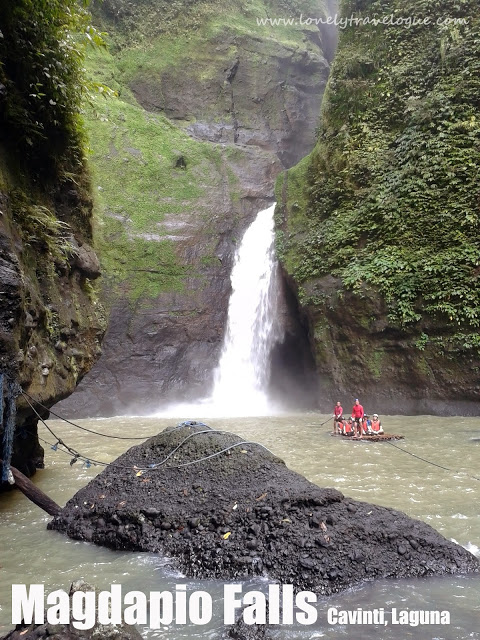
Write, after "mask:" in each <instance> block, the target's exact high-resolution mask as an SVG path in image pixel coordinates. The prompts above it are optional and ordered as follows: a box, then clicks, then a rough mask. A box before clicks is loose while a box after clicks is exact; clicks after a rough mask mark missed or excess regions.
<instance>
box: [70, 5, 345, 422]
mask: <svg viewBox="0 0 480 640" xmlns="http://www.w3.org/2000/svg"><path fill="white" fill-rule="evenodd" d="M160 4H162V3H160ZM164 4H165V6H163V4H162V7H158V6H157V5H158V3H157V4H155V3H150V2H148V1H146V0H145V2H138V3H133V4H131V3H130V4H129V6H127V5H126V4H125V3H123V2H120V1H113V0H110V1H109V2H106V3H104V4H103V5H102V6H101V7H100V12H99V13H98V15H97V19H98V21H99V23H101V24H102V26H105V27H106V28H107V29H108V31H109V32H110V33H111V36H112V40H113V45H112V48H111V51H112V54H111V55H110V56H103V57H98V56H97V57H96V58H94V59H93V58H92V60H91V63H90V64H91V68H92V71H93V72H94V73H95V74H98V73H99V72H100V73H101V74H103V77H104V78H105V81H106V83H107V84H109V86H111V87H113V88H116V89H117V90H118V92H119V98H118V99H115V100H110V101H107V102H106V103H104V104H97V106H96V114H95V115H93V114H92V116H91V117H90V119H89V129H90V134H91V141H92V142H91V145H92V147H93V149H94V159H93V163H94V172H95V180H96V182H97V184H98V189H99V193H98V210H99V215H100V217H101V229H100V231H101V233H102V235H103V245H102V248H101V252H102V257H103V263H104V270H105V272H106V274H107V275H106V279H105V281H106V282H108V284H109V290H108V292H107V291H106V292H105V295H106V296H107V297H108V301H109V304H110V308H111V315H110V321H109V328H108V331H107V334H106V337H105V341H104V345H103V350H104V354H103V356H102V358H101V359H100V361H99V362H98V364H97V365H96V366H95V367H94V369H93V370H92V372H91V373H90V374H89V375H88V376H87V377H86V378H85V380H84V381H83V382H82V383H81V385H80V386H79V389H78V390H77V392H76V393H75V394H74V396H72V397H71V398H69V399H68V400H66V401H64V402H62V403H61V405H60V406H59V407H58V410H59V411H60V412H61V413H62V414H66V415H73V414H74V415H76V416H79V415H112V414H118V413H122V412H128V411H152V410H153V409H155V408H158V406H159V405H160V404H162V403H165V402H166V401H168V400H174V399H185V398H191V397H201V396H202V395H204V394H205V393H207V392H208V390H209V388H210V386H211V382H212V373H213V369H214V367H215V365H216V363H217V361H218V357H219V350H220V346H221V342H222V337H223V331H224V327H225V321H226V312H227V305H228V299H229V294H230V280H229V275H230V271H231V266H232V260H233V255H234V252H235V248H236V246H237V243H238V241H239V239H240V238H241V235H242V233H243V231H244V230H245V228H246V226H247V225H248V224H249V223H250V222H251V221H252V219H253V217H254V215H255V214H256V212H258V211H259V210H261V209H262V208H266V207H267V206H268V204H269V203H270V202H271V201H272V200H273V197H274V194H273V185H274V182H275V179H276V177H277V176H278V174H279V173H280V172H281V171H282V170H283V169H284V168H286V167H289V166H291V165H292V164H293V163H294V162H296V161H298V160H299V159H300V158H301V157H302V156H303V155H304V154H305V153H307V152H308V151H309V150H310V149H311V147H312V146H313V143H314V129H315V125H316V121H317V117H318V110H319V106H320V102H321V97H322V93H323V89H324V87H325V84H326V80H327V76H328V72H329V61H328V59H327V57H326V54H327V53H328V55H331V53H332V48H333V38H332V34H331V32H329V31H328V30H323V31H321V30H319V28H318V27H316V26H304V27H301V26H298V25H297V26H291V27H286V26H283V27H282V26H277V27H273V26H271V25H267V26H261V25H258V24H257V18H258V17H265V16H266V15H270V14H272V11H273V10H272V7H270V6H269V5H268V3H266V2H258V3H255V4H254V5H252V6H251V7H249V8H244V7H239V6H238V3H228V2H220V3H216V4H215V5H214V3H210V2H201V3H198V4H196V5H195V7H192V6H190V5H189V6H188V11H187V7H186V6H185V7H183V8H184V9H185V11H183V12H181V11H180V12H177V13H175V12H174V13H173V14H172V11H173V9H172V7H171V6H170V5H168V4H167V3H164ZM177 4H178V3H177ZM184 4H185V5H186V4H188V3H184ZM287 4H288V3H287ZM291 4H292V7H290V8H289V7H287V8H285V7H281V8H280V9H279V8H278V7H277V8H276V10H277V12H278V13H279V14H280V15H282V16H289V15H293V16H298V15H299V14H300V13H301V12H303V14H304V15H312V17H314V16H315V15H323V14H322V11H323V9H322V10H319V9H318V6H317V8H316V9H315V13H312V11H313V9H312V6H313V5H315V6H316V3H309V2H296V3H291ZM293 5H295V6H293ZM182 6H183V5H182ZM272 6H273V5H272ZM187 14H188V16H187ZM286 308H287V307H286V306H285V309H286ZM302 335H303V330H302V329H301V327H300V326H299V323H298V321H297V322H294V321H291V322H290V324H289V332H288V336H287V340H286V344H285V348H284V349H283V350H282V348H281V347H280V348H279V349H278V352H277V358H278V359H280V360H281V359H282V358H283V357H290V358H291V355H292V350H293V351H295V346H292V343H293V345H296V344H297V339H300V341H301V337H300V336H302ZM299 337H300V338H299ZM302 349H303V351H302V353H303V354H305V348H304V345H303V346H302ZM306 351H307V352H308V349H307V350H306ZM287 352H288V354H289V355H288V354H287ZM282 354H283V355H282ZM285 354H287V355H285ZM301 359H303V360H304V361H305V362H304V363H306V361H307V360H308V353H307V354H305V355H302V357H301ZM302 367H303V365H302V366H301V367H300V368H302ZM306 368H308V367H307V364H305V367H303V369H304V370H306ZM297 373H298V370H297ZM279 384H280V386H281V385H282V384H285V381H281V382H280V383H279ZM298 385H300V386H301V385H302V381H301V380H299V381H298Z"/></svg>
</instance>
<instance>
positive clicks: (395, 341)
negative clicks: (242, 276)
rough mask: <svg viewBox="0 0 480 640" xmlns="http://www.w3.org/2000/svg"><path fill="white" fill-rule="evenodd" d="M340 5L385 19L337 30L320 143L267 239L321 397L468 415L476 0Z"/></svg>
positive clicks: (350, 0)
mask: <svg viewBox="0 0 480 640" xmlns="http://www.w3.org/2000/svg"><path fill="white" fill-rule="evenodd" d="M341 11H342V15H343V16H344V17H350V16H351V15H352V14H354V15H355V16H356V17H358V18H367V17H369V18H374V17H377V18H380V19H381V18H383V17H384V16H386V17H389V16H390V15H391V16H392V18H391V19H390V22H391V23H394V24H388V25H382V24H377V25H374V24H371V23H370V24H364V25H354V24H352V25H351V26H347V28H345V29H342V30H341V34H340V39H339V48H338V52H337V56H336V58H335V62H334V64H333V68H332V73H331V76H330V79H329V83H328V87H327V90H326V93H325V97H324V102H323V106H322V113H321V124H320V128H319V134H318V140H317V145H316V147H315V149H314V151H313V152H312V154H311V155H310V156H309V157H308V158H306V159H305V160H303V161H302V162H301V163H300V164H299V165H297V166H296V167H295V168H294V169H292V170H290V171H288V172H287V174H286V175H285V176H283V177H282V178H281V179H280V180H279V183H278V185H277V198H278V200H279V202H280V203H281V204H280V206H279V207H278V209H277V214H276V215H277V226H278V249H279V253H280V257H281V260H282V264H283V268H284V271H285V273H286V274H287V277H288V278H289V280H290V282H291V283H292V286H293V287H294V288H295V289H296V291H297V294H298V298H299V300H300V302H301V305H302V308H303V310H304V313H305V315H306V317H307V318H308V322H309V326H310V335H311V344H312V348H313V351H314V354H315V359H316V364H317V369H318V371H319V373H320V375H321V379H322V383H321V394H322V397H323V399H324V401H325V402H326V403H327V404H328V403H331V401H333V400H336V399H337V398H340V399H341V398H342V397H343V398H345V396H347V397H351V398H352V399H353V398H355V397H359V396H360V397H362V399H363V400H364V404H367V406H368V407H370V408H371V410H375V409H376V410H378V411H397V412H400V413H408V412H421V411H424V412H434V413H442V412H446V413H465V414H477V413H478V408H479V400H480V375H479V367H480V353H479V347H480V338H479V334H478V327H479V324H480V287H479V275H480V266H479V265H480V251H479V250H480V236H479V231H480V227H479V199H478V194H479V188H480V182H479V174H478V166H479V161H480V107H479V105H480V80H479V78H480V75H479V72H480V57H479V42H480V22H479V18H478V3H477V2H474V1H470V0H465V1H464V2H461V3H459V2H454V1H450V0H444V1H443V0H442V2H439V1H437V0H421V1H419V0H415V2H413V1H410V0H382V1H381V2H380V1H373V0H344V1H343V2H342V6H341ZM409 18H411V19H413V18H415V19H416V20H417V23H416V24H411V26H410V27H408V19H409ZM425 19H428V20H425ZM400 20H402V21H403V24H400ZM420 21H422V23H421V24H419V22H420ZM395 23H396V24H395Z"/></svg>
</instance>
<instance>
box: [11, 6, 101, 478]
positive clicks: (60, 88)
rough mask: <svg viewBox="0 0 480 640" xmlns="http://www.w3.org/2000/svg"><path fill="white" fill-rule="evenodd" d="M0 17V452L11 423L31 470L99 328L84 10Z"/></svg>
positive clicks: (26, 11) (17, 452)
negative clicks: (46, 420)
mask: <svg viewBox="0 0 480 640" xmlns="http://www.w3.org/2000/svg"><path fill="white" fill-rule="evenodd" d="M0 24H1V25H2V28H1V31H0V301H1V304H0V380H1V385H0V387H1V394H0V409H1V411H0V416H1V417H2V419H1V420H0V441H3V447H2V454H1V456H2V457H4V458H5V459H6V462H8V461H9V460H8V459H9V457H10V455H11V452H12V446H11V445H12V443H11V440H10V436H11V433H12V432H13V433H14V438H13V457H12V463H13V465H14V466H16V467H18V468H19V469H20V470H21V471H23V472H24V473H26V474H27V475H31V474H32V473H33V472H34V471H35V469H36V468H37V467H38V466H41V465H42V460H43V450H42V447H41V446H40V444H39V442H38V438H37V422H38V419H39V417H46V416H47V415H48V407H50V406H51V405H52V404H54V403H55V402H58V400H60V399H62V398H63V397H65V396H67V395H69V394H70V393H72V391H73V390H74V388H75V385H76V384H77V382H78V381H79V380H80V379H81V377H82V376H83V375H85V373H86V372H87V371H88V370H89V369H90V368H91V366H92V364H93V362H94V361H95V359H96V358H97V357H98V355H99V353H100V339H101V336H102V334H103V330H104V326H103V319H102V312H101V307H100V305H98V302H97V296H96V293H95V289H94V287H93V285H92V281H93V280H95V279H96V278H98V276H99V275H100V265H99V261H98V258H97V256H96V254H95V252H94V250H93V248H92V246H91V245H92V238H93V233H92V199H91V193H90V183H89V177H88V172H87V170H86V167H85V162H84V157H83V151H84V146H83V140H84V139H83V135H82V134H83V132H82V128H81V124H80V120H79V108H80V99H81V95H82V93H83V92H85V91H86V85H85V79H84V76H83V73H82V68H81V61H82V57H83V51H84V50H83V45H82V38H81V36H80V34H81V32H83V31H85V29H88V26H87V25H88V16H87V14H86V13H84V11H83V9H82V8H80V7H79V6H78V4H77V3H76V2H75V1H74V0H66V1H65V2H62V3H47V5H39V4H33V5H32V3H29V2H24V1H23V0H20V1H19V2H16V3H13V4H12V3H3V4H2V5H1V7H0ZM72 32H75V34H76V37H75V40H73V39H72V37H71V34H72ZM92 34H94V31H92V30H90V31H89V34H88V35H89V38H90V40H91V39H92ZM90 40H89V41H90ZM67 42H68V46H67V44H66V43H67ZM39 60H40V61H42V62H41V63H39ZM22 389H23V392H24V393H23V394H22V395H18V394H19V393H20V391H21V390H22ZM26 394H28V396H27V395H26ZM16 396H18V397H17V398H16ZM15 398H16V403H15V402H13V401H14V400H15ZM32 403H33V404H32ZM38 403H41V405H40V404H38ZM4 409H5V411H4ZM15 409H16V411H15ZM15 415H16V424H15ZM4 436H6V437H4ZM2 475H3V474H2Z"/></svg>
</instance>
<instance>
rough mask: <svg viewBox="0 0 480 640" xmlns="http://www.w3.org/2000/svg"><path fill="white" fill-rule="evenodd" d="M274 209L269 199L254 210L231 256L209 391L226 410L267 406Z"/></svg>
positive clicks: (274, 337) (276, 326)
mask: <svg viewBox="0 0 480 640" xmlns="http://www.w3.org/2000/svg"><path fill="white" fill-rule="evenodd" d="M274 210H275V205H272V206H271V207H269V208H268V209H265V210H263V211H260V213H259V214H258V215H257V217H256V219H255V220H254V221H253V223H252V224H251V225H250V227H249V228H248V229H247V230H246V232H245V234H244V236H243V238H242V241H241V243H240V246H239V247H238V250H237V253H236V256H235V261H234V266H233V270H232V275H231V284H232V294H231V296H230V301H229V306H228V320H227V328H226V332H225V339H224V344H223V348H222V353H221V356H220V361H219V364H218V367H217V369H216V371H215V378H214V380H215V382H214V389H213V393H212V397H211V401H212V402H213V403H214V404H215V405H216V406H218V407H219V408H224V409H225V410H226V411H228V413H229V414H232V412H234V413H236V414H237V415H239V412H240V414H241V413H245V412H247V413H248V414H250V415H252V414H257V415H259V414H265V413H269V412H271V407H270V406H269V402H268V396H267V387H268V382H269V369H270V353H271V350H272V347H273V345H274V344H275V342H277V341H278V340H279V338H280V336H281V323H280V321H279V319H278V309H277V302H278V284H279V283H278V274H277V270H278V264H277V261H276V259H275V247H274V243H275V232H274V220H273V214H274Z"/></svg>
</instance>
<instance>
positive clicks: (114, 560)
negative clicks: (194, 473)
mask: <svg viewBox="0 0 480 640" xmlns="http://www.w3.org/2000/svg"><path fill="white" fill-rule="evenodd" d="M372 409H374V408H372ZM187 418H195V419H202V416H201V415H197V416H183V417H182V418H181V419H187ZM327 418H328V416H321V415H316V414H313V413H312V414H298V415H284V416H275V417H262V418H230V419H219V418H215V419H210V420H206V422H207V423H208V424H209V425H210V426H212V427H214V428H220V429H225V430H227V431H232V432H235V433H237V434H239V435H241V436H242V437H244V438H245V439H250V440H254V441H257V442H260V443H262V444H264V445H265V446H267V447H268V448H269V449H271V450H272V451H273V452H274V453H275V454H277V455H278V456H280V457H282V458H283V459H284V460H285V461H286V462H287V464H288V466H289V467H290V468H291V469H294V470H295V471H298V472H300V473H302V474H304V475H305V476H306V477H307V478H308V479H309V480H311V481H312V482H314V483H316V484H318V485H319V486H322V487H335V488H336V489H339V490H340V491H342V492H343V493H344V494H345V495H348V496H351V497H352V498H355V499H358V500H365V501H370V502H374V503H377V504H380V505H385V506H389V507H393V508H395V509H400V510H401V511H404V512H406V513H407V514H409V515H410V516H412V517H415V518H420V519H422V520H424V521H425V522H427V523H429V524H430V525H431V526H433V527H434V528H435V529H437V530H438V531H439V532H440V533H442V534H443V535H444V536H446V537H447V538H450V539H454V540H456V541H457V542H458V543H459V544H461V545H463V546H464V547H466V548H468V549H470V550H471V551H472V552H474V553H475V554H477V555H479V546H480V513H479V509H478V504H479V499H478V496H479V489H480V482H479V480H478V479H475V477H476V478H480V420H479V419H477V418H433V417H423V416H420V417H415V418H407V417H385V418H383V423H384V426H385V428H386V430H387V431H389V432H395V433H402V434H404V435H405V440H403V441H399V442H397V443H396V446H398V447H399V448H400V449H402V450H407V451H409V452H410V453H413V454H415V455H418V456H420V457H422V458H425V459H427V460H430V461H431V462H434V463H436V464H437V465H440V466H442V467H448V468H449V469H451V471H447V470H445V469H442V468H440V467H438V466H433V465H431V464H427V463H426V462H423V461H422V460H419V459H418V458H415V457H413V456H411V455H408V454H406V453H404V452H402V451H400V450H399V449H397V448H395V447H393V446H391V445H389V444H387V443H368V444H366V443H361V442H359V443H354V442H351V441H345V440H344V439H341V438H332V437H330V435H329V433H328V426H329V425H330V423H327V424H326V425H324V426H320V424H321V423H322V422H323V421H324V420H326V419H327ZM175 423H176V421H175V420H172V419H166V418H133V417H128V418H109V419H105V420H81V421H79V424H80V425H82V426H86V427H88V428H91V429H94V430H97V431H101V432H103V433H108V434H111V435H119V436H127V435H135V436H142V437H147V436H149V435H153V434H156V433H158V432H159V431H160V430H162V429H163V428H165V427H166V426H168V425H172V424H175ZM48 424H49V425H50V427H51V428H52V429H53V431H54V432H56V434H57V435H59V436H60V437H61V438H62V439H63V440H64V441H65V442H66V443H67V444H69V445H70V446H72V447H74V448H75V449H77V450H78V451H80V452H81V453H82V454H84V455H86V456H87V457H91V458H95V459H97V460H103V461H105V462H109V461H111V460H113V459H114V458H115V457H117V456H118V455H119V454H120V453H122V452H123V451H125V450H126V449H127V448H128V447H129V446H130V443H128V442H126V441H122V440H112V439H108V438H102V437H98V436H94V435H91V434H88V433H86V432H83V431H80V430H78V429H75V428H74V427H72V426H69V425H65V424H64V423H61V422H59V421H49V423H48ZM39 429H40V435H41V437H42V438H44V439H45V440H48V441H50V442H52V436H51V435H50V434H49V433H48V432H47V431H46V429H45V427H43V426H40V427H39ZM132 444H134V443H132ZM44 446H45V449H46V469H45V470H42V471H39V472H38V474H37V476H36V478H35V482H36V483H37V484H38V485H39V486H40V487H41V488H42V489H43V490H44V491H46V492H47V493H48V494H49V495H50V496H51V497H52V498H53V499H54V500H56V501H57V502H58V503H59V504H60V505H63V504H65V502H66V501H67V500H68V499H69V498H70V497H71V496H72V495H73V494H74V493H75V492H76V491H77V490H78V489H79V488H80V487H82V486H84V485H85V484H86V483H87V482H88V481H89V479H91V478H92V477H93V476H94V475H96V474H97V473H99V472H100V471H101V468H100V467H98V466H92V467H90V468H88V469H87V468H85V467H82V466H81V463H80V462H77V463H76V464H74V465H73V466H70V456H68V455H65V454H63V453H61V452H60V451H56V452H55V451H53V450H51V449H50V447H48V446H47V445H44ZM0 514H1V517H0V536H1V541H2V543H1V551H0V632H2V631H3V632H4V631H5V630H6V629H8V628H10V626H11V625H10V599H11V596H10V594H11V584H12V583H27V584H31V583H45V585H46V592H49V591H52V590H54V589H55V588H60V589H66V590H68V588H69V586H70V583H71V582H72V581H73V580H74V579H77V578H84V579H85V580H87V581H88V582H90V583H92V584H95V585H96V586H97V587H100V588H109V587H110V585H111V584H113V583H120V584H122V585H123V586H124V590H125V591H131V590H140V591H143V592H147V593H148V592H149V591H160V590H164V589H167V590H172V591H173V590H174V589H175V585H176V584H178V583H180V582H187V583H188V590H190V589H192V590H197V589H204V590H207V591H209V592H210V593H211V594H212V596H213V598H214V608H213V611H214V616H213V619H212V622H211V623H210V624H208V625H206V626H204V627H194V626H193V625H186V626H185V625H174V626H173V627H171V628H165V629H161V630H159V631H158V630H157V631H149V630H148V629H142V632H143V633H145V636H146V637H148V638H165V639H167V638H168V639H172V638H173V639H175V640H176V639H177V638H178V639H183V638H218V637H220V636H221V633H220V632H221V631H223V630H224V628H223V620H222V612H223V603H222V590H223V584H219V583H212V582H203V583H202V582H199V581H196V582H189V581H188V580H186V581H185V580H182V577H181V576H180V575H179V574H178V573H176V571H175V569H174V566H172V564H171V562H169V560H168V559H165V558H162V557H158V556H155V555H151V554H141V553H121V552H113V551H109V550H107V549H103V548H99V547H96V546H94V545H92V544H88V543H80V542H76V541H72V540H69V539H68V538H66V537H64V536H63V535H62V534H59V533H57V532H52V531H47V530H46V524H47V522H48V520H49V517H48V516H46V515H45V514H44V513H43V512H42V511H40V510H39V509H38V508H37V507H35V506H34V505H33V504H31V503H30V502H29V501H28V500H27V499H26V498H25V497H24V496H23V495H22V494H20V493H19V492H12V493H10V494H8V495H2V496H0ZM260 582H261V581H260ZM266 583H267V579H265V581H264V584H263V588H265V586H266ZM258 584H259V582H258V580H257V581H256V582H252V583H251V584H250V585H248V586H246V587H245V589H246V590H248V589H250V588H254V587H256V586H257V585H258ZM252 585H253V586H252ZM328 607H338V608H344V609H356V608H357V607H363V608H364V609H366V608H368V609H371V608H380V607H384V608H385V609H386V610H387V611H388V610H389V609H391V608H392V607H396V608H397V609H404V608H410V609H423V610H448V611H450V615H451V623H450V625H448V626H423V627H410V626H391V625H389V626H386V627H381V628H380V627H373V626H371V625H365V626H345V625H338V626H332V625H329V624H328V623H327V609H328ZM387 618H388V616H387ZM273 634H274V637H275V638H278V639H279V640H303V639H305V640H307V639H310V638H327V639H329V638H332V639H340V638H342V639H343V638H347V639H348V640H363V639H365V640H366V639H367V638H378V639H381V640H390V639H392V640H393V639H395V640H405V639H406V638H418V639H420V640H433V639H439V640H440V639H442V640H465V639H467V638H473V639H480V576H478V575H470V576H460V577H442V578H428V579H421V580H419V579H417V580H383V581H379V582H374V583H369V584H365V585H363V586H361V587H358V588H355V589H353V590H351V591H348V592H346V593H343V594H339V595H335V596H331V597H329V598H320V599H319V602H318V621H317V622H316V623H315V624H314V625H312V626H308V627H300V626H298V627H290V626H278V627H275V628H274V629H273Z"/></svg>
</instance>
